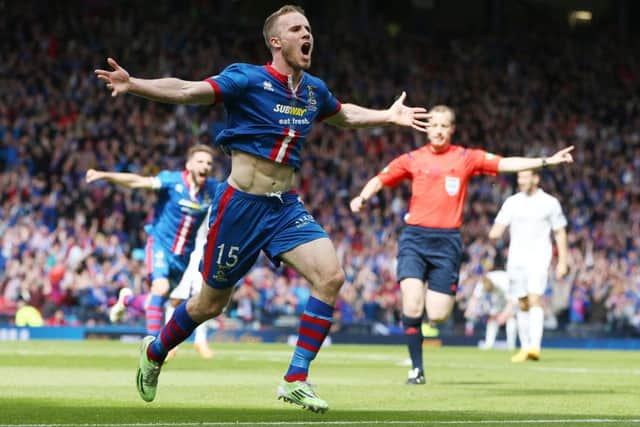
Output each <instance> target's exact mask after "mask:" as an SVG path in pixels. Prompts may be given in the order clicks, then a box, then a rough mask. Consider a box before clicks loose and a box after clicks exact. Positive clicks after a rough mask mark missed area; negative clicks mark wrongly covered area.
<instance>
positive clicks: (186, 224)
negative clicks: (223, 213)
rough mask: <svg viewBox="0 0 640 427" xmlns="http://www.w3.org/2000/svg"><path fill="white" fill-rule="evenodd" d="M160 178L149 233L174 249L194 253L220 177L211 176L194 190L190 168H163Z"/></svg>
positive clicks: (157, 177)
mask: <svg viewBox="0 0 640 427" xmlns="http://www.w3.org/2000/svg"><path fill="white" fill-rule="evenodd" d="M156 180H157V182H158V183H159V184H160V188H159V189H158V201H157V202H156V205H155V214H154V220H153V224H152V226H151V228H150V230H148V232H149V235H150V236H151V237H153V240H154V242H157V243H159V244H160V245H161V246H162V247H164V248H165V249H167V250H169V251H171V253H174V254H176V255H183V254H190V253H191V251H193V247H194V245H195V238H196V231H197V230H198V228H199V227H200V224H202V221H203V220H204V218H205V216H206V215H207V209H209V205H210V204H211V200H212V199H213V196H214V194H215V190H216V187H217V186H218V181H216V180H215V179H213V178H207V180H206V181H205V183H204V185H203V186H202V188H200V190H199V191H198V192H197V193H195V194H194V192H193V191H192V189H191V188H189V182H188V181H187V171H182V172H181V171H162V172H160V173H159V174H158V176H156Z"/></svg>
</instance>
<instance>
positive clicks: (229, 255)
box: [216, 243, 240, 268]
mask: <svg viewBox="0 0 640 427" xmlns="http://www.w3.org/2000/svg"><path fill="white" fill-rule="evenodd" d="M217 249H218V258H217V259H216V260H217V264H218V265H224V266H227V267H229V268H231V267H233V266H235V265H236V264H237V263H238V255H237V254H236V253H237V252H238V251H239V250H240V246H229V250H226V245H225V244H224V243H222V244H221V245H218V247H217ZM225 250H226V252H225Z"/></svg>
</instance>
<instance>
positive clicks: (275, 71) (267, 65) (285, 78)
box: [264, 62, 289, 85]
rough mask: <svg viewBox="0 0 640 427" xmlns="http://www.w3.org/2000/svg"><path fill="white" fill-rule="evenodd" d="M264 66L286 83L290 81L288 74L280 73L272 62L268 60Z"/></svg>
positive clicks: (268, 71)
mask: <svg viewBox="0 0 640 427" xmlns="http://www.w3.org/2000/svg"><path fill="white" fill-rule="evenodd" d="M264 67H265V68H266V69H267V73H269V74H271V75H272V76H273V77H275V78H276V79H278V80H279V81H281V82H282V83H284V84H285V85H286V84H288V83H289V78H288V76H287V75H285V74H282V73H280V72H279V71H278V70H276V69H275V68H273V67H272V66H271V63H270V62H267V63H266V64H265V65H264Z"/></svg>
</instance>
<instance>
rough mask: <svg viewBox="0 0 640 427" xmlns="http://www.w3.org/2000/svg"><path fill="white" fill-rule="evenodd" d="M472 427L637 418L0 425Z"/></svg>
mask: <svg viewBox="0 0 640 427" xmlns="http://www.w3.org/2000/svg"><path fill="white" fill-rule="evenodd" d="M425 423H427V424H430V425H432V424H435V425H473V424H567V423H568V424H612V423H634V424H640V418H637V419H635V418H634V419H615V418H584V419H580V418H574V419H548V420H545V419H537V420H420V421H376V420H370V421H346V420H345V421H259V422H255V421H236V422H234V421H229V422H201V423H196V422H191V423H171V422H169V423H121V424H113V423H107V424H55V423H51V424H0V427H159V426H170V427H218V426H304V425H318V426H322V425H363V424H366V425H371V424H377V425H424V424H425Z"/></svg>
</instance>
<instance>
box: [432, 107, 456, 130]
mask: <svg viewBox="0 0 640 427" xmlns="http://www.w3.org/2000/svg"><path fill="white" fill-rule="evenodd" d="M431 113H449V115H450V116H451V124H452V125H455V124H456V113H455V111H453V108H451V107H449V106H447V105H442V104H441V105H436V106H435V107H432V108H431V109H430V110H429V114H431Z"/></svg>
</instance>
